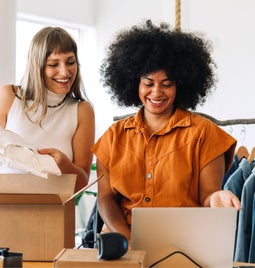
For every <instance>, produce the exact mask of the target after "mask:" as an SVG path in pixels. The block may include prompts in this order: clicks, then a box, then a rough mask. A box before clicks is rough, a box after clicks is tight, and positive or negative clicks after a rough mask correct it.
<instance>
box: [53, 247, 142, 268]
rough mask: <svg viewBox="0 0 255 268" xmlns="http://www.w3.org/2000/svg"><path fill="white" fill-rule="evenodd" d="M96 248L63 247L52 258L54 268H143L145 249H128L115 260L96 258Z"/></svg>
mask: <svg viewBox="0 0 255 268" xmlns="http://www.w3.org/2000/svg"><path fill="white" fill-rule="evenodd" d="M97 254H98V250H97V249H91V248H90V249H89V248H86V249H63V250H62V251H61V252H60V253H59V254H58V255H57V256H56V257H55V259H54V268H70V267H72V268H81V267H84V268H85V267H89V268H92V267H102V268H107V267H109V268H113V267H115V268H144V267H145V266H144V261H145V251H142V250H128V251H127V253H126V254H125V255H123V256H122V257H121V258H119V259H115V260H102V259H97Z"/></svg>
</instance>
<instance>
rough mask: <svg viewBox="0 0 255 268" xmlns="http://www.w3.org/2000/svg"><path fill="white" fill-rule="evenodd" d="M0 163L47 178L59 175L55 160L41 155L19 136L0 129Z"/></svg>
mask: <svg viewBox="0 0 255 268" xmlns="http://www.w3.org/2000/svg"><path fill="white" fill-rule="evenodd" d="M0 162H1V163H2V165H4V166H6V167H8V168H14V169H17V170H20V171H23V172H28V173H32V174H35V175H37V176H40V177H43V178H47V177H48V174H49V173H51V174H55V175H61V171H60V169H59V168H58V166H57V164H56V162H55V160H54V158H53V157H51V156H50V155H42V154H39V153H38V152H37V151H36V148H34V147H33V146H32V145H30V144H28V143H27V142H25V141H24V140H23V139H22V138H21V137H20V136H19V135H17V134H15V133H14V132H11V131H9V130H6V129H2V128H1V129H0Z"/></svg>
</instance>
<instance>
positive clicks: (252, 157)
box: [247, 146, 255, 163]
mask: <svg viewBox="0 0 255 268" xmlns="http://www.w3.org/2000/svg"><path fill="white" fill-rule="evenodd" d="M254 158H255V146H254V147H253V148H252V150H251V152H250V154H249V156H248V158H247V160H248V162H249V163H251V162H252V161H253V160H254Z"/></svg>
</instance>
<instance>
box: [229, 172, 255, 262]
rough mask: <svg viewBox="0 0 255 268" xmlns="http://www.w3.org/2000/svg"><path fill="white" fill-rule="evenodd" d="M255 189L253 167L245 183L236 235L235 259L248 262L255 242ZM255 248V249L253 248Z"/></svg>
mask: <svg viewBox="0 0 255 268" xmlns="http://www.w3.org/2000/svg"><path fill="white" fill-rule="evenodd" d="M254 189H255V168H253V169H252V173H251V174H250V176H249V177H248V178H247V180H246V181H245V183H244V185H243V189H242V195H241V206H242V208H241V210H240V211H239V216H238V227H237V236H236V248H235V254H234V261H236V262H248V260H249V253H250V244H251V241H253V242H254V237H251V235H252V233H254V228H253V232H252V222H253V220H252V219H253V217H254V215H255V213H254V211H253V209H254V206H253V202H254ZM253 250H254V249H253Z"/></svg>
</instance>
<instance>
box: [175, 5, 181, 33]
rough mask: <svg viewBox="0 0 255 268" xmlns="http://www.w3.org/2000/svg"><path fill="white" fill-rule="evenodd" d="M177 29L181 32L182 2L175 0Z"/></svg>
mask: <svg viewBox="0 0 255 268" xmlns="http://www.w3.org/2000/svg"><path fill="white" fill-rule="evenodd" d="M175 29H176V30H177V31H181V0H175Z"/></svg>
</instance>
